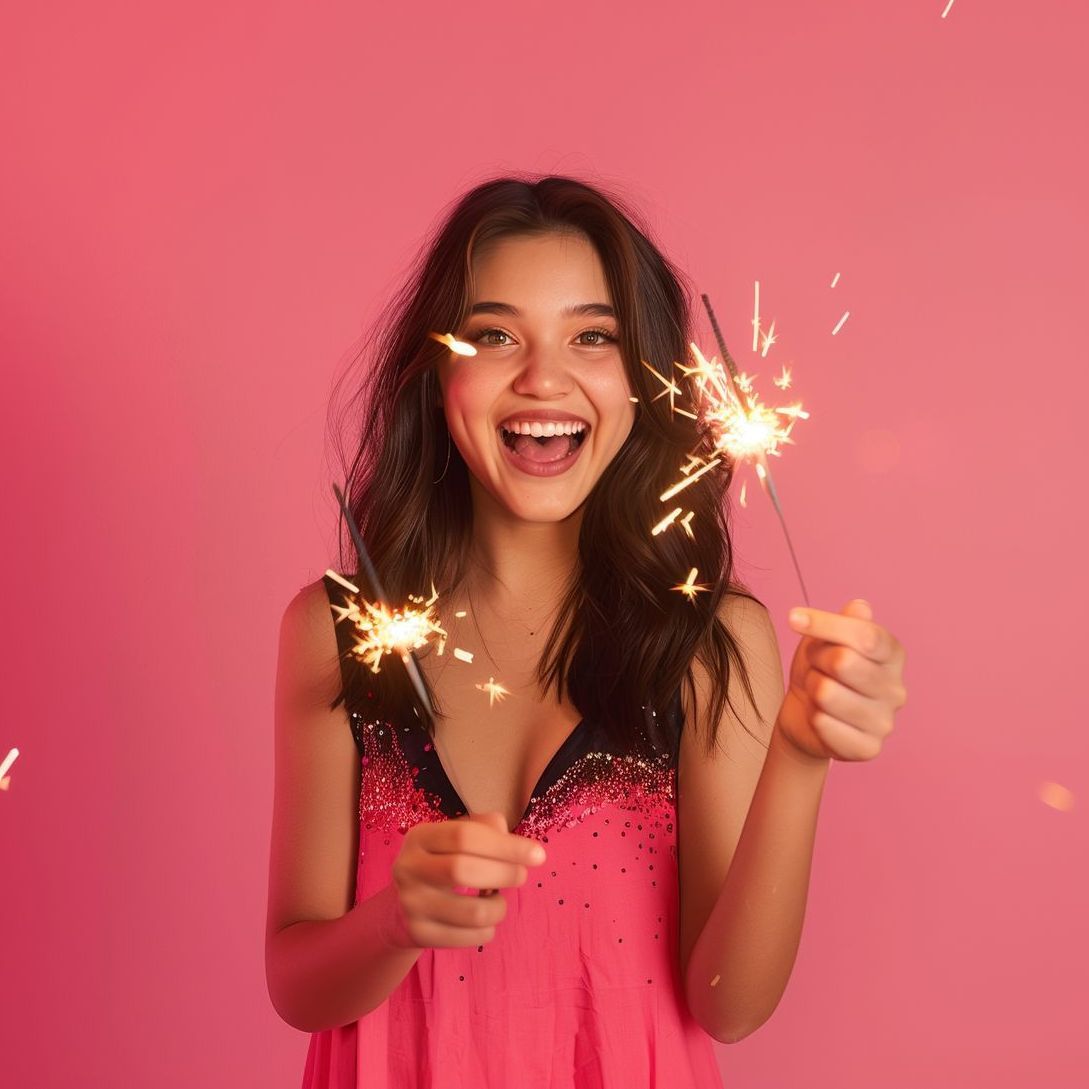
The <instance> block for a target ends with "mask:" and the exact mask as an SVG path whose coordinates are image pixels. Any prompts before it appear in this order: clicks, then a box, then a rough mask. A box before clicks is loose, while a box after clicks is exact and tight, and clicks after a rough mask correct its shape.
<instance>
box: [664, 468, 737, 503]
mask: <svg viewBox="0 0 1089 1089" xmlns="http://www.w3.org/2000/svg"><path fill="white" fill-rule="evenodd" d="M721 461H722V458H715V459H714V461H709V462H707V464H706V465H704V466H703V467H702V468H700V469H697V470H696V471H695V472H694V473H693V474H692V475H691V476H686V477H685V478H684V480H678V481H677V483H676V484H674V485H673V486H672V487H671V488H667V489H666V490H665V491H664V492H662V494H661V495H660V496H659V497H658V498H659V499H661V501H662V502H663V503H664V502H665V501H666V500H667V499H672V498H673V496H675V495H676V494H677V492H679V491H681V490H682V489H683V488H687V487H688V485H689V484H695V483H696V481H697V480H699V478H700V477H701V476H703V474H704V473H706V472H710V470H712V469H713V468H714V467H715V466H716V465H718V464H719V463H720V462H721Z"/></svg>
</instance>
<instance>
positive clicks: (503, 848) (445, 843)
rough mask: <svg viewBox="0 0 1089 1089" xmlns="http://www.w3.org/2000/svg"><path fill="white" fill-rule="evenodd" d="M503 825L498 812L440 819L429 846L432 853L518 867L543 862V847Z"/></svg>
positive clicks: (503, 818) (504, 822) (501, 817)
mask: <svg viewBox="0 0 1089 1089" xmlns="http://www.w3.org/2000/svg"><path fill="white" fill-rule="evenodd" d="M496 818H498V820H496ZM506 825H507V822H506V818H505V817H504V816H503V815H502V814H501V813H498V814H494V815H490V814H486V813H474V814H472V815H471V816H469V817H468V818H467V819H458V820H452V821H444V822H443V823H442V825H441V826H440V827H439V828H438V829H437V830H436V832H435V834H434V837H433V839H432V842H431V843H430V845H429V848H430V850H431V851H432V852H433V853H434V854H466V855H479V856H480V857H481V858H489V859H493V860H495V861H497V862H511V863H516V864H518V865H521V866H539V865H540V864H541V863H542V862H544V860H545V857H546V856H545V850H544V848H543V847H542V846H541V845H540V844H539V843H538V842H537V841H536V840H535V839H530V838H529V837H528V836H517V835H513V834H512V833H510V832H507V831H506ZM501 828H502V830H500V829H501Z"/></svg>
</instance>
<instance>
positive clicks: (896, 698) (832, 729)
mask: <svg viewBox="0 0 1089 1089" xmlns="http://www.w3.org/2000/svg"><path fill="white" fill-rule="evenodd" d="M795 612H801V613H803V614H804V615H805V616H807V617H808V618H809V624H808V625H807V626H802V625H799V624H797V623H795V622H794V620H793V619H791V620H790V626H791V628H792V629H793V630H794V631H797V632H801V633H802V638H801V640H800V641H799V643H798V647H797V650H795V652H794V660H793V661H792V662H791V665H790V680H789V683H788V685H787V692H786V697H785V698H784V700H783V706H782V707H781V708H780V710H779V716H778V719H777V720H776V724H775V730H776V732H777V733H779V734H780V735H781V739H782V740H783V741H786V742H788V743H789V744H791V745H793V746H794V748H796V749H798V750H799V751H800V752H802V753H804V754H806V755H807V756H811V757H813V758H814V759H833V760H872V759H873V758H874V757H875V756H877V754H878V753H879V752H880V751H881V746H882V744H883V742H884V740H885V738H886V737H888V736H889V734H890V733H892V729H893V716H894V715H895V713H896V712H897V711H898V710H899V709H900V708H901V707H903V706H904V704H905V703H906V702H907V689H906V688H905V687H904V679H903V671H904V658H905V651H904V648H903V647H902V646H901V645H900V642H899V641H898V640H897V639H896V637H895V636H894V635H893V634H892V632H890V631H889V630H888V629H887V628H883V627H882V626H881V625H880V624H878V623H876V622H875V621H874V619H873V610H872V609H871V608H870V605H869V603H868V602H866V601H863V600H862V599H861V598H859V599H856V600H854V601H851V602H849V603H848V604H847V605H845V606H844V608H843V609H842V610H841V611H840V612H838V613H830V612H825V611H824V610H822V609H807V608H801V609H792V610H791V617H792V618H793V615H794V613H795Z"/></svg>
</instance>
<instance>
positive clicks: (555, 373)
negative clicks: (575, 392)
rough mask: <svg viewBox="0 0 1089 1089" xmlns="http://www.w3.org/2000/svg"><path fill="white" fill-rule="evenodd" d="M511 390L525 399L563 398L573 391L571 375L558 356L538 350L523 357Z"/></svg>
mask: <svg viewBox="0 0 1089 1089" xmlns="http://www.w3.org/2000/svg"><path fill="white" fill-rule="evenodd" d="M511 388H512V389H513V390H514V392H515V393H517V394H519V395H521V396H523V397H537V398H539V399H541V400H548V399H550V398H554V397H563V396H564V395H565V394H567V393H569V392H570V390H571V375H570V373H569V372H568V370H567V367H566V366H565V364H564V363H563V361H562V360H561V359H560V357H559V356H558V354H556V353H553V352H550V351H548V350H547V349H545V348H536V349H534V350H533V351H531V352H529V353H527V354H526V355H525V356H524V357H523V359H522V363H521V367H520V368H519V370H518V374H517V375H516V376H515V379H514V381H513V383H512V384H511Z"/></svg>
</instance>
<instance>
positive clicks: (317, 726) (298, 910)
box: [266, 579, 360, 982]
mask: <svg viewBox="0 0 1089 1089" xmlns="http://www.w3.org/2000/svg"><path fill="white" fill-rule="evenodd" d="M340 688H341V676H340V660H339V653H338V647H337V639H336V629H335V626H334V615H333V612H332V609H331V607H330V601H329V596H328V594H327V593H326V590H325V586H324V584H323V581H322V580H321V579H318V580H317V581H315V582H312V583H310V584H309V585H307V586H304V587H303V588H302V589H301V590H299V591H298V592H297V593H296V594H295V595H294V596H293V597H292V598H291V600H290V601H289V602H288V603H287V605H286V607H285V609H284V612H283V617H282V620H281V622H280V638H279V653H278V658H277V663H276V685H275V713H274V753H275V773H274V786H273V812H272V831H271V843H270V851H269V886H268V918H267V931H266V952H268V951H270V947H271V944H272V939H273V938H274V937H275V935H276V934H277V933H278V932H279V931H280V930H282V929H284V928H285V927H287V926H290V925H291V924H292V923H294V922H299V921H302V920H306V919H329V918H337V917H339V916H341V915H343V914H344V913H345V912H346V911H348V910H349V909H350V908H351V906H352V900H353V897H354V881H355V860H356V852H357V844H358V836H359V828H358V823H357V822H358V802H359V782H360V762H359V754H358V751H357V749H356V747H355V740H354V738H353V737H352V733H351V728H350V724H349V721H348V713H347V710H346V708H345V707H344V704H343V703H341V704H340V705H339V706H337V707H336V708H332V707H331V705H332V703H333V701H334V700H335V699H336V698H337V696H338V694H339V692H340ZM270 982H271V980H270Z"/></svg>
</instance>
